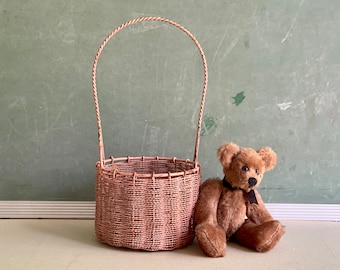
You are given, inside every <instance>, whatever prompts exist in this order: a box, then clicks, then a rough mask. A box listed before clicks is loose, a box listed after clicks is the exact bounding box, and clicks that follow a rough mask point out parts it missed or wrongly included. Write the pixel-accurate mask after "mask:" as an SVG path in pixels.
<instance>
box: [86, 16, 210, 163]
mask: <svg viewBox="0 0 340 270" xmlns="http://www.w3.org/2000/svg"><path fill="white" fill-rule="evenodd" d="M144 21H160V22H164V23H168V24H170V25H173V26H175V27H177V28H178V29H180V30H182V31H183V32H184V33H185V34H187V35H188V36H189V37H190V38H191V40H192V41H193V42H194V43H195V45H196V47H197V49H198V51H199V53H200V55H201V58H202V63H203V72H204V81H203V91H202V99H201V105H200V110H199V116H198V123H197V132H196V141H195V152H194V158H193V162H194V163H195V165H196V166H197V164H198V150H199V144H200V133H201V124H202V118H203V110H204V103H205V96H206V91H207V87H208V67H207V61H206V58H205V54H204V52H203V49H202V47H201V45H200V44H199V42H198V41H197V39H196V38H195V37H194V36H193V35H192V34H191V33H190V32H189V30H187V29H186V28H184V27H183V26H182V25H180V24H178V23H176V22H174V21H171V20H169V19H166V18H162V17H140V18H136V19H132V20H130V21H127V22H126V23H124V24H122V25H120V26H118V27H117V28H116V29H114V30H113V31H112V32H111V33H110V34H109V35H108V36H107V37H106V38H105V39H104V41H103V42H102V43H101V44H100V46H99V49H98V51H97V53H96V56H95V59H94V62H93V66H92V88H93V97H94V104H95V109H96V117H97V125H98V147H99V159H100V160H99V161H100V164H101V166H103V164H104V162H105V152H104V141H103V132H102V125H101V118H100V112H99V102H98V93H97V85H96V72H97V64H98V59H99V56H100V55H101V53H102V51H103V49H104V47H105V45H106V44H107V43H108V42H109V40H110V39H111V38H112V37H113V36H114V35H115V34H116V33H117V32H119V31H120V30H122V29H124V28H126V27H128V26H129V25H132V24H136V23H140V22H144Z"/></svg>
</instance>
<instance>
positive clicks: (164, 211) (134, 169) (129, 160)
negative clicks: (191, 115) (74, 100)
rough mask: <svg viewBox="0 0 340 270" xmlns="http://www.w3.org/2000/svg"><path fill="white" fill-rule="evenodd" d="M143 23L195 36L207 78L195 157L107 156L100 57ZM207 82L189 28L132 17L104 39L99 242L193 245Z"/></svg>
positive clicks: (98, 173)
mask: <svg viewBox="0 0 340 270" xmlns="http://www.w3.org/2000/svg"><path fill="white" fill-rule="evenodd" d="M144 21H159V22H163V23H168V24H170V25H172V26H175V27H177V28H178V29H180V30H182V31H183V32H184V33H186V34H187V35H188V36H189V37H190V38H191V39H192V41H193V42H194V43H195V45H196V47H197V48H198V51H199V53H200V55H201V58H202V63H203V71H204V82H203V91H202V100H201V106H200V111H199V117H198V124H197V133H196V142H195V152H194V158H193V161H191V160H184V159H177V158H175V157H173V158H167V157H158V156H156V157H144V156H141V157H121V158H113V157H110V158H108V159H106V158H105V153H104V142H103V135H102V127H101V118H100V112H99V104H98V96H97V87H96V69H97V63H98V59H99V56H100V54H101V52H102V51H103V49H104V47H105V45H106V43H107V42H108V41H109V40H110V39H111V38H112V36H113V35H114V34H116V33H117V32H118V31H120V30H122V29H123V28H125V27H128V26H129V25H131V24H135V23H140V22H144ZM207 81H208V71H207V64H206V59H205V55H204V52H203V50H202V48H201V46H200V44H199V43H198V41H197V40H196V38H195V37H194V36H193V35H192V34H191V33H190V32H189V31H188V30H187V29H185V28H184V27H183V26H181V25H180V24H178V23H176V22H173V21H171V20H169V19H165V18H161V17H141V18H137V19H133V20H130V21H128V22H126V23H124V24H122V25H121V26H119V27H117V28H116V29H115V30H113V31H112V32H111V33H110V34H109V35H108V36H107V37H106V39H105V40H104V41H103V42H102V44H101V45H100V47H99V49H98V52H97V54H96V57H95V60H94V63H93V69H92V87H93V95H94V103H95V109H96V116H97V124H98V146H99V161H98V162H97V163H96V215H95V231H96V236H97V238H98V239H99V240H100V241H102V242H104V243H107V244H109V245H112V246H115V247H126V248H131V249H142V250H149V251H157V250H172V249H176V248H182V247H185V246H187V245H189V244H191V243H192V241H193V239H194V226H193V212H194V207H195V204H196V201H197V197H198V190H199V185H200V183H201V166H200V165H199V163H198V161H197V158H198V148H199V137H200V131H201V122H202V115H203V107H204V102H205V95H206V90H207Z"/></svg>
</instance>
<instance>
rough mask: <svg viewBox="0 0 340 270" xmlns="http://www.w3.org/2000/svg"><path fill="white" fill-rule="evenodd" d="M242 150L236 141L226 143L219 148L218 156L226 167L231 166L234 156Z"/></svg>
mask: <svg viewBox="0 0 340 270" xmlns="http://www.w3.org/2000/svg"><path fill="white" fill-rule="evenodd" d="M238 152H240V147H239V146H238V145H237V144H234V143H225V144H223V145H222V146H220V148H218V150H217V156H218V159H219V160H220V162H221V164H222V165H223V166H224V167H229V165H230V163H231V161H232V159H233V157H234V156H235V155H236V154H237V153H238Z"/></svg>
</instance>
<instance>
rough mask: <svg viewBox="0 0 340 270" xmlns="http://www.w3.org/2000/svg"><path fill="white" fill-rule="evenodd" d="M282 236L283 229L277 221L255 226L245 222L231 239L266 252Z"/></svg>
mask: <svg viewBox="0 0 340 270" xmlns="http://www.w3.org/2000/svg"><path fill="white" fill-rule="evenodd" d="M283 234H284V227H283V226H282V225H281V223H280V222H279V221H277V220H272V221H268V222H265V223H262V224H259V225H258V224H255V223H253V222H251V221H250V220H246V221H245V223H244V224H243V225H242V226H241V228H240V229H239V230H238V231H237V232H236V233H235V234H234V236H233V239H234V240H236V242H238V243H239V244H241V245H243V246H245V247H248V248H251V249H254V250H256V251H258V252H266V251H269V250H271V249H273V248H274V247H275V246H276V244H277V243H278V242H279V240H280V239H281V236H282V235H283Z"/></svg>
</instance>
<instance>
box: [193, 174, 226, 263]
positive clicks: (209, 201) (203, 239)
mask: <svg viewBox="0 0 340 270" xmlns="http://www.w3.org/2000/svg"><path fill="white" fill-rule="evenodd" d="M221 192H222V183H221V180H220V179H217V178H215V179H214V178H213V179H208V180H207V181H205V182H204V183H203V184H202V185H201V187H200V193H199V196H198V200H197V203H196V207H195V214H194V222H195V235H196V238H197V241H198V243H199V245H200V247H201V249H202V250H203V252H204V253H205V254H206V255H208V256H210V257H223V256H224V254H225V251H226V242H227V240H226V234H225V230H223V228H222V227H221V226H220V225H219V224H218V222H217V208H218V202H219V199H220V196H221Z"/></svg>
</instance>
